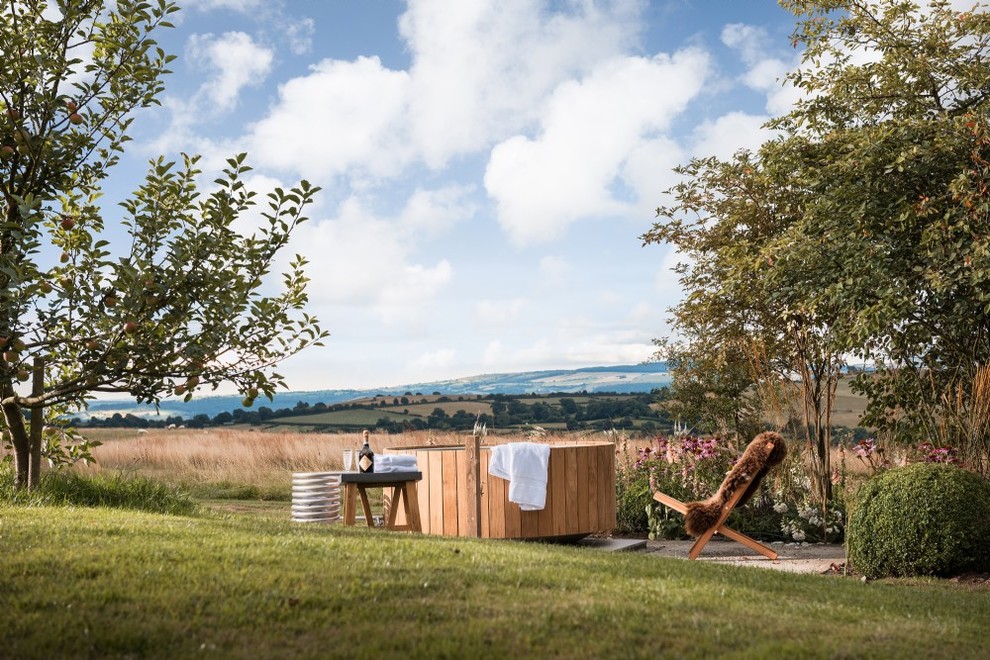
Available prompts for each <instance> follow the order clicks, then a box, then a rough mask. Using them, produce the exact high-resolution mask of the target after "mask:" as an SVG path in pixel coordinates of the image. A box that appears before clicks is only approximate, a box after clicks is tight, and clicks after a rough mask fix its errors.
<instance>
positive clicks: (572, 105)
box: [485, 48, 709, 244]
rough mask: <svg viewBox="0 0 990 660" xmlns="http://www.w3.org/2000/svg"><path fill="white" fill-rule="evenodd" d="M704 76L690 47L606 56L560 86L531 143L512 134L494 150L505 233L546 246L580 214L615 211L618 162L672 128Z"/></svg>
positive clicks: (704, 67)
mask: <svg viewBox="0 0 990 660" xmlns="http://www.w3.org/2000/svg"><path fill="white" fill-rule="evenodd" d="M708 69H709V61H708V57H707V55H706V54H705V53H704V52H703V51H700V50H698V49H693V48H691V49H686V50H682V51H679V52H677V53H675V54H674V55H673V56H667V55H657V56H656V57H654V58H652V59H645V58H637V57H626V58H617V59H612V60H609V61H606V62H603V63H602V64H600V65H599V66H598V67H597V68H596V69H595V70H594V71H593V72H592V73H591V74H590V75H589V76H587V77H586V78H584V79H582V80H581V81H570V82H567V83H564V84H562V85H561V86H559V87H558V88H557V90H555V92H554V94H553V95H552V97H551V98H550V100H549V101H548V103H547V105H546V109H545V112H544V114H543V117H542V120H541V124H542V131H541V132H540V135H539V136H538V137H537V138H535V139H530V138H527V137H525V136H522V135H517V136H515V137H513V138H510V139H509V140H506V141H504V142H502V143H501V144H499V145H498V146H496V147H495V149H494V150H493V151H492V155H491V159H490V160H489V163H488V168H487V170H486V172H485V187H486V189H487V190H488V193H489V195H490V196H491V197H492V198H493V199H494V200H495V201H496V203H497V205H498V220H499V223H500V224H501V225H502V227H503V229H505V231H506V232H507V233H508V234H509V235H510V237H511V238H512V239H513V241H514V242H516V243H517V244H528V243H532V242H540V241H546V240H549V239H552V238H554V237H556V236H558V235H559V234H560V233H561V232H562V231H563V230H564V229H566V227H567V226H568V225H570V224H571V223H573V222H575V221H576V220H578V219H581V218H583V217H589V216H596V215H599V216H600V215H610V214H615V213H616V212H618V211H620V210H621V209H622V208H623V204H624V201H623V200H619V199H616V198H615V197H614V195H613V192H612V186H613V185H614V184H615V183H616V180H617V177H620V176H621V175H622V174H623V165H624V163H625V162H626V161H627V159H628V158H629V157H630V155H631V154H633V153H634V152H635V151H636V150H637V149H639V148H641V147H642V145H643V143H644V142H646V141H648V140H651V139H656V138H657V137H659V134H660V133H661V132H662V131H665V130H668V129H669V126H670V122H671V121H672V120H673V118H674V117H675V116H676V115H677V114H678V113H680V112H682V111H683V110H684V108H685V107H686V105H687V103H688V102H689V101H690V100H691V99H692V98H693V97H694V96H695V95H696V94H697V93H698V92H699V91H700V90H701V88H702V85H703V83H704V80H705V77H706V75H707V72H708ZM630 171H636V170H630ZM635 183H636V184H637V185H643V182H642V180H638V181H636V182H635Z"/></svg>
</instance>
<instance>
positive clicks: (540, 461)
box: [488, 442, 550, 511]
mask: <svg viewBox="0 0 990 660" xmlns="http://www.w3.org/2000/svg"><path fill="white" fill-rule="evenodd" d="M549 465H550V445H541V444H538V443H535V442H510V443H508V444H505V445H495V446H494V447H492V455H491V460H489V462H488V473H489V474H491V475H493V476H496V477H501V478H502V479H507V480H508V481H509V501H510V502H515V503H516V504H518V505H519V508H520V509H522V510H523V511H539V510H541V509H542V508H543V507H544V506H545V505H546V502H547V467H548V466H549Z"/></svg>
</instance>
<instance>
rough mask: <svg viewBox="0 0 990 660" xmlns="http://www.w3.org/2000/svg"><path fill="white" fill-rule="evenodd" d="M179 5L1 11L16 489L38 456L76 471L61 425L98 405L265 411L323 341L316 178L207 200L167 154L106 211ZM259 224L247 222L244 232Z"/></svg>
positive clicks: (240, 174) (221, 188) (39, 4)
mask: <svg viewBox="0 0 990 660" xmlns="http://www.w3.org/2000/svg"><path fill="white" fill-rule="evenodd" d="M176 10H177V7H176V6H175V5H174V4H173V3H171V2H169V1H168V0H156V1H154V2H143V1H140V0H117V1H116V2H115V3H104V2H102V1H100V0H56V1H54V2H46V1H44V0H17V1H14V0H11V1H10V2H6V3H4V6H3V8H2V9H0V53H2V57H0V349H2V354H0V357H2V360H0V410H2V425H3V426H4V438H5V440H6V442H7V443H8V444H9V446H12V449H13V452H12V453H13V460H14V465H15V470H14V475H15V481H16V484H17V485H18V486H20V487H31V486H33V485H35V484H36V483H37V480H38V477H39V470H40V465H41V457H42V454H43V453H45V454H47V455H48V458H49V460H51V461H54V462H58V461H60V460H62V461H64V460H71V459H72V458H75V457H78V456H84V455H85V453H86V448H85V445H82V446H78V445H74V444H73V443H71V442H68V441H67V438H66V436H65V434H64V432H63V431H62V430H61V429H60V428H59V426H58V425H57V424H49V426H47V427H43V426H42V419H43V413H42V411H47V412H48V418H49V420H51V419H53V415H55V414H57V413H59V412H65V411H69V410H73V409H79V408H80V407H83V406H85V405H86V402H87V400H89V399H90V398H91V397H92V396H94V395H95V394H96V393H101V392H110V393H119V394H126V395H130V396H132V397H134V398H135V399H136V400H138V401H141V402H150V403H157V402H158V401H160V400H161V398H162V397H165V396H173V395H179V396H183V397H185V398H187V399H188V398H189V397H192V396H193V395H194V393H196V392H197V391H201V390H202V389H203V388H211V387H212V388H214V389H215V388H216V387H218V386H219V385H220V384H221V383H232V384H234V385H235V386H236V387H237V388H238V390H239V391H240V392H242V393H243V396H244V398H245V400H244V403H245V405H251V404H252V403H253V401H254V399H255V397H257V396H259V395H265V396H268V397H269V398H270V397H271V395H272V393H273V392H274V390H275V389H276V388H277V387H279V386H283V385H284V382H283V379H282V377H281V376H280V375H279V374H277V373H275V371H274V367H275V365H276V364H277V363H278V362H280V361H281V360H283V359H284V358H285V357H287V356H289V355H292V354H294V353H296V352H298V351H300V350H302V349H304V348H306V347H307V346H311V345H314V344H318V343H319V342H320V341H321V340H322V339H323V338H324V337H325V336H326V332H324V331H323V330H321V329H320V327H319V325H318V322H317V320H316V319H314V318H313V317H312V316H310V315H308V314H307V313H306V312H305V305H306V303H307V296H306V283H307V279H306V277H305V275H304V272H303V268H304V265H305V262H304V260H303V259H302V258H301V257H298V256H297V257H296V258H295V259H294V260H292V261H291V263H290V265H289V267H288V271H287V272H286V273H284V274H282V277H281V278H279V277H278V276H277V274H273V273H271V267H272V263H273V260H274V258H275V256H276V254H277V253H278V252H279V251H280V250H282V249H283V248H285V247H286V246H287V244H288V242H289V238H290V235H291V233H292V231H293V230H294V228H295V227H297V226H298V225H299V223H301V222H303V221H305V219H306V218H305V217H304V211H305V208H306V206H307V205H308V204H309V203H310V202H311V201H312V199H313V196H314V194H315V193H316V192H317V191H318V189H317V188H316V187H314V186H312V185H310V184H309V183H307V182H306V181H302V182H300V183H299V184H298V185H297V186H296V187H294V188H292V189H289V190H283V189H275V190H273V191H272V192H271V193H269V194H268V195H267V196H258V195H256V194H255V193H253V192H251V191H249V190H248V189H247V187H246V185H245V182H244V178H245V174H246V173H247V172H248V171H249V170H250V168H249V167H248V166H247V165H246V162H245V157H244V156H243V155H238V156H235V157H233V158H231V159H230V160H229V161H228V163H227V167H226V169H225V170H224V171H223V174H222V175H221V176H220V177H219V178H217V179H216V181H215V182H214V183H213V185H212V186H210V189H209V191H206V192H200V190H199V189H198V185H197V181H198V178H199V176H200V174H201V172H200V171H199V169H198V167H197V161H198V159H197V157H192V156H184V157H183V158H182V159H181V162H177V163H176V162H168V161H166V160H164V159H161V158H160V159H157V160H155V161H153V162H152V163H151V166H150V169H149V171H148V173H147V176H146V178H145V180H144V182H143V183H142V184H141V185H140V186H139V188H138V189H137V190H136V191H135V192H134V193H133V194H132V195H131V196H130V197H129V198H128V199H126V200H125V201H124V202H122V203H121V204H120V206H119V208H115V209H108V208H103V207H101V205H100V195H101V185H102V184H103V183H104V182H105V181H106V179H107V177H108V176H109V174H110V171H111V168H112V167H113V166H114V165H115V164H117V162H118V160H119V159H120V157H121V155H122V153H123V148H124V146H125V144H126V143H127V141H128V139H129V136H128V130H129V127H130V125H131V122H132V118H133V115H134V111H136V110H138V109H140V108H147V107H149V106H152V105H154V104H156V103H157V101H156V99H157V97H158V96H159V95H160V93H161V92H162V89H163V83H162V78H163V76H164V75H165V74H166V73H168V71H167V67H168V66H169V63H170V62H171V61H172V59H173V57H172V56H170V55H168V54H166V53H165V52H164V51H163V50H162V49H161V48H160V47H159V46H158V45H157V44H156V42H155V40H154V39H153V33H154V32H155V30H158V29H161V28H167V27H170V24H169V22H168V21H169V17H170V15H171V14H173V13H174V12H175V11H176ZM245 214H248V215H249V217H250V220H249V221H246V220H243V219H242V220H241V221H240V222H238V220H239V219H241V218H243V217H244V216H245Z"/></svg>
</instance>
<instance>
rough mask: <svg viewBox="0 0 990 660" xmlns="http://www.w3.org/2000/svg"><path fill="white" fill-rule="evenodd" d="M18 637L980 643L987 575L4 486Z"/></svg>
mask: <svg viewBox="0 0 990 660" xmlns="http://www.w3.org/2000/svg"><path fill="white" fill-rule="evenodd" d="M0 547H2V552H3V557H4V561H3V564H2V568H0V600H2V601H3V605H4V614H5V625H4V626H3V627H2V628H0V649H3V653H2V655H4V656H5V657H11V658H51V657H60V658H77V657H79V658H82V657H101V658H104V657H110V658H114V657H150V658H175V657H191V656H194V655H204V656H206V657H230V658H239V657H252V658H280V657H292V658H324V657H399V656H401V657H568V658H581V657H657V656H675V657H712V656H729V657H775V656H782V655H791V656H799V657H897V656H905V657H934V656H939V657H957V658H967V657H973V658H976V657H984V654H985V650H986V639H985V635H986V621H987V620H990V591H987V590H986V589H982V590H978V589H973V588H970V587H967V586H965V585H961V584H954V583H950V582H946V581H914V582H910V583H907V582H870V583H863V582H860V581H858V580H855V579H850V578H841V577H834V576H817V575H793V574H787V573H782V572H777V571H768V570H758V569H754V568H747V567H733V566H724V565H714V564H711V563H707V562H706V563H698V562H688V561H685V560H679V559H673V558H660V557H656V556H652V555H647V554H645V553H620V554H612V553H603V552H600V551H597V550H589V549H583V548H577V547H569V546H556V545H545V544H538V543H522V542H512V541H492V540H474V539H471V540H468V539H453V538H437V537H428V536H423V535H418V534H406V533H394V532H393V533H389V532H384V531H381V530H368V529H362V528H344V527H341V526H339V525H329V526H308V525H299V524H293V523H291V522H289V521H287V520H285V519H282V520H278V519H273V518H269V517H264V516H260V517H259V516H256V515H253V514H227V515H223V516H220V515H216V514H211V513H204V514H201V515H195V516H174V515H161V514H151V513H144V512H134V511H123V510H111V509H105V508H86V507H77V508H69V507H39V508H31V509H29V508H24V507H12V506H10V505H6V504H0Z"/></svg>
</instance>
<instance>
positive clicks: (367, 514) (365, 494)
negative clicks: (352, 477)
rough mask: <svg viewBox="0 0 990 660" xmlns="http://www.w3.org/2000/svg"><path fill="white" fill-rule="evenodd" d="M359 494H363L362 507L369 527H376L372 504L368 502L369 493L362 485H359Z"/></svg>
mask: <svg viewBox="0 0 990 660" xmlns="http://www.w3.org/2000/svg"><path fill="white" fill-rule="evenodd" d="M357 487H358V492H359V493H361V506H362V507H364V519H365V521H366V522H367V523H368V527H374V526H375V517H374V516H373V515H371V503H370V502H368V491H367V489H366V488H365V487H364V486H362V485H361V484H358V485H357Z"/></svg>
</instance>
